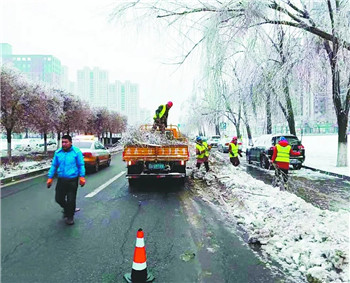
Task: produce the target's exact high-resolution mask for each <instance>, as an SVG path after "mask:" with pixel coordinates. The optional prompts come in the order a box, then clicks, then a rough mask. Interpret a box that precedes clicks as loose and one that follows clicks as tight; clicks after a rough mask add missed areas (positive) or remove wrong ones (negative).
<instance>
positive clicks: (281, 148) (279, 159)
mask: <svg viewBox="0 0 350 283" xmlns="http://www.w3.org/2000/svg"><path fill="white" fill-rule="evenodd" d="M290 154H291V155H296V156H298V155H300V152H298V151H293V149H292V147H291V146H290V145H289V143H288V141H287V139H286V138H285V137H280V140H279V142H278V143H277V144H276V145H275V146H274V148H273V154H272V158H271V162H272V163H275V164H276V167H277V168H276V170H275V174H276V176H277V177H278V176H279V175H280V174H282V176H283V181H284V182H285V183H287V181H288V170H289V156H290Z"/></svg>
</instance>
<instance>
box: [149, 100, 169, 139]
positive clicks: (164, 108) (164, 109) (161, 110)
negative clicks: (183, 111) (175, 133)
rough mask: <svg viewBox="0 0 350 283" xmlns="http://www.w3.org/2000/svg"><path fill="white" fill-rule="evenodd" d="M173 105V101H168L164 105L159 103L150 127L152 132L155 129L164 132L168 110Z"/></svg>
mask: <svg viewBox="0 0 350 283" xmlns="http://www.w3.org/2000/svg"><path fill="white" fill-rule="evenodd" d="M172 106H173V103H172V102H171V101H169V102H168V103H167V104H165V105H160V106H159V107H158V108H157V110H156V114H155V115H154V116H153V120H154V123H153V127H152V132H154V131H155V130H157V128H159V130H160V131H161V133H163V134H164V133H165V128H166V127H167V126H168V115H169V110H170V108H171V107H172Z"/></svg>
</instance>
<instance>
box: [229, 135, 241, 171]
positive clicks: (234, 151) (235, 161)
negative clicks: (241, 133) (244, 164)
mask: <svg viewBox="0 0 350 283" xmlns="http://www.w3.org/2000/svg"><path fill="white" fill-rule="evenodd" d="M228 152H229V154H230V162H231V163H232V165H233V166H235V167H237V166H238V165H239V164H240V162H239V158H238V155H239V156H240V157H242V150H241V149H239V148H238V144H237V137H233V138H232V140H231V142H230V144H229V146H228Z"/></svg>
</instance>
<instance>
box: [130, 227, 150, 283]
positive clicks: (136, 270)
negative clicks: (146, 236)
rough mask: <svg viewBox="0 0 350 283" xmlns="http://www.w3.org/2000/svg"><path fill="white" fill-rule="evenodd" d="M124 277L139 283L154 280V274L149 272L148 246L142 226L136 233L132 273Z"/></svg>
mask: <svg viewBox="0 0 350 283" xmlns="http://www.w3.org/2000/svg"><path fill="white" fill-rule="evenodd" d="M124 279H125V280H126V281H127V282H137V283H144V282H152V281H153V280H154V276H153V275H152V274H151V273H150V272H147V264H146V248H145V242H144V240H143V231H142V229H141V228H140V229H139V230H138V231H137V235H136V246H135V251H134V261H133V263H132V269H131V273H126V274H125V275H124Z"/></svg>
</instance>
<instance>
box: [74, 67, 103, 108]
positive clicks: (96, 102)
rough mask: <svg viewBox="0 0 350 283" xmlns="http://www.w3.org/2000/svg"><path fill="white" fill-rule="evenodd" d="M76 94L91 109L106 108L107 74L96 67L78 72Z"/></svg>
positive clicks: (85, 68)
mask: <svg viewBox="0 0 350 283" xmlns="http://www.w3.org/2000/svg"><path fill="white" fill-rule="evenodd" d="M77 94H78V96H79V97H80V98H81V99H82V100H84V101H86V102H88V103H89V104H90V105H91V106H93V107H108V72H107V71H104V70H101V69H99V68H98V67H94V68H93V69H92V70H91V69H90V68H88V67H84V69H81V70H78V72H77Z"/></svg>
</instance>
